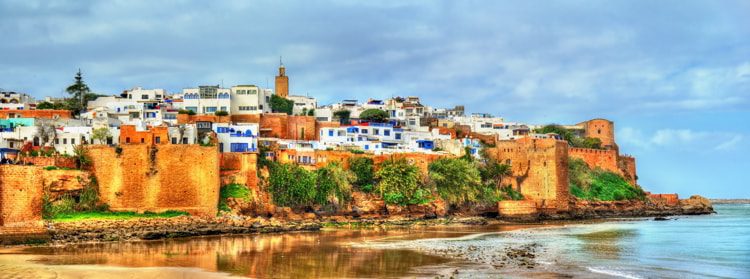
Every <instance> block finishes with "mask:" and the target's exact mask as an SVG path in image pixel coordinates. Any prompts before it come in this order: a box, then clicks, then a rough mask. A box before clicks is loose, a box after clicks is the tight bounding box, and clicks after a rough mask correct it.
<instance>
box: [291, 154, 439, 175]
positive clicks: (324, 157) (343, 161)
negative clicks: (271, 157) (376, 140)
mask: <svg viewBox="0 0 750 279" xmlns="http://www.w3.org/2000/svg"><path fill="white" fill-rule="evenodd" d="M278 153H279V156H278V160H279V162H280V163H295V162H296V160H297V158H298V157H299V156H310V158H313V159H314V162H311V163H310V164H309V165H308V166H309V167H310V168H314V169H317V168H322V167H325V166H326V165H328V164H330V163H333V162H335V163H338V164H340V165H341V166H342V167H344V168H346V169H348V168H349V159H350V158H354V157H369V158H372V160H373V164H374V167H375V169H377V168H378V166H379V165H380V164H381V163H383V162H384V161H386V160H390V159H400V158H404V159H406V161H407V162H409V164H412V165H414V166H417V167H418V168H419V170H420V171H421V172H422V174H427V168H428V166H429V165H430V163H432V162H433V161H435V160H437V159H439V158H442V157H447V156H448V155H444V154H427V153H393V154H380V155H373V154H367V153H364V154H356V153H352V152H349V151H339V150H314V151H299V150H293V149H288V150H279V151H278Z"/></svg>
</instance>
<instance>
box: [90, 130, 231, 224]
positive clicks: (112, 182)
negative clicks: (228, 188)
mask: <svg viewBox="0 0 750 279" xmlns="http://www.w3.org/2000/svg"><path fill="white" fill-rule="evenodd" d="M120 148H121V150H120V151H119V153H118V151H117V150H116V149H115V148H112V147H109V146H89V147H88V149H87V150H88V156H89V157H90V158H91V160H92V166H93V172H94V175H95V176H96V179H97V181H98V183H99V198H100V201H101V202H103V203H106V204H108V205H109V206H110V209H112V210H115V211H137V212H143V211H153V212H161V211H166V210H182V211H187V212H190V213H191V214H197V215H206V216H214V215H216V212H217V208H216V205H217V203H218V200H219V187H220V185H219V183H220V181H219V152H218V150H217V148H216V147H202V146H199V145H161V146H154V145H147V144H132V145H124V146H121V147H120Z"/></svg>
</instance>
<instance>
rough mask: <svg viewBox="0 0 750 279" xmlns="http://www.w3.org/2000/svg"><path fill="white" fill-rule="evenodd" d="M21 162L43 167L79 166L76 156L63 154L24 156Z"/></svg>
mask: <svg viewBox="0 0 750 279" xmlns="http://www.w3.org/2000/svg"><path fill="white" fill-rule="evenodd" d="M21 164H24V165H35V166H41V167H50V166H52V167H58V168H71V169H74V168H76V167H77V165H76V160H75V158H72V157H61V156H52V157H43V156H36V157H22V158H21Z"/></svg>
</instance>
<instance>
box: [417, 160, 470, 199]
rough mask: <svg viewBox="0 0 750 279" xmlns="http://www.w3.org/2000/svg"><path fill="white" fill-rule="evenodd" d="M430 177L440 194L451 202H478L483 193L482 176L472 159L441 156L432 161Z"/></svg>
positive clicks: (429, 168)
mask: <svg viewBox="0 0 750 279" xmlns="http://www.w3.org/2000/svg"><path fill="white" fill-rule="evenodd" d="M428 170H429V178H430V182H431V183H432V185H433V186H434V187H435V189H437V192H438V194H440V196H441V197H442V198H443V199H444V200H445V201H447V202H449V203H451V204H460V203H465V202H476V201H478V200H479V198H480V196H481V194H482V178H481V177H480V175H479V170H478V169H477V167H476V165H474V163H472V162H471V161H467V160H462V159H459V158H441V159H438V160H435V161H434V162H432V163H430V165H429V167H428Z"/></svg>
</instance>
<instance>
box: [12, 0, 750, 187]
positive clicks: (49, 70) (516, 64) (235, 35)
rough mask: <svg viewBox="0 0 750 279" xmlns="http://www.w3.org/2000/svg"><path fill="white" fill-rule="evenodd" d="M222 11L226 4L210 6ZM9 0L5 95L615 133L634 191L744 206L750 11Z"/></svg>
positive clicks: (746, 6) (633, 5) (719, 4)
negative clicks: (252, 101)
mask: <svg viewBox="0 0 750 279" xmlns="http://www.w3.org/2000/svg"><path fill="white" fill-rule="evenodd" d="M214 2H218V3H214ZM310 2H311V1H143V2H140V1H96V2H94V1H91V2H90V1H70V2H62V1H29V0H21V1H5V0H0V34H2V38H3V39H2V43H0V88H3V89H5V90H14V91H22V92H28V93H30V94H32V95H34V96H36V97H43V96H62V94H63V93H62V90H63V88H65V87H66V86H67V85H69V84H70V83H71V82H72V77H73V74H74V72H75V71H76V70H77V69H78V68H79V67H80V68H81V69H82V70H83V72H84V76H85V80H86V81H87V82H88V84H89V86H90V87H91V88H92V89H93V90H95V91H96V92H101V93H108V94H114V93H119V92H121V91H123V90H125V89H128V88H132V87H134V86H143V87H147V88H165V89H167V90H169V91H178V90H180V89H181V88H184V87H194V86H197V85H204V84H220V83H222V82H223V83H224V85H227V86H229V85H233V84H247V83H251V84H258V85H260V86H265V85H266V83H267V82H268V84H271V85H272V84H273V76H274V74H275V71H276V67H277V65H278V57H279V56H280V55H283V57H284V64H285V65H286V66H287V73H288V74H289V75H290V80H291V91H292V92H293V93H295V94H310V95H312V96H315V97H317V98H318V99H319V102H320V103H323V104H324V103H330V102H335V101H337V100H340V99H342V98H358V99H360V100H363V99H366V98H368V97H374V98H386V97H390V96H398V95H401V96H404V95H416V96H421V97H422V98H424V100H425V101H426V103H429V104H432V105H435V106H452V105H455V104H464V105H466V107H467V110H469V111H471V112H489V113H493V114H495V115H499V116H503V117H505V118H506V119H508V120H511V121H525V122H530V123H553V122H554V123H577V122H579V121H582V120H586V119H590V118H594V117H603V118H608V119H611V120H613V121H615V123H616V136H617V141H618V143H619V144H620V147H621V150H622V151H623V152H625V153H628V154H632V155H634V156H636V157H637V159H638V171H639V177H640V183H641V184H642V185H643V186H644V187H645V188H646V189H647V190H651V191H653V192H665V193H673V192H677V193H679V194H680V195H682V196H689V195H691V194H702V195H705V196H709V197H750V185H749V183H748V182H747V180H748V179H747V173H748V172H749V171H750V124H748V120H750V28H748V27H750V2H748V1H565V2H556V1H515V2H504V1H460V2H459V1H446V2H439V1H414V2H411V1H384V3H380V4H378V3H370V2H374V1H362V2H355V1H315V3H310Z"/></svg>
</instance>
